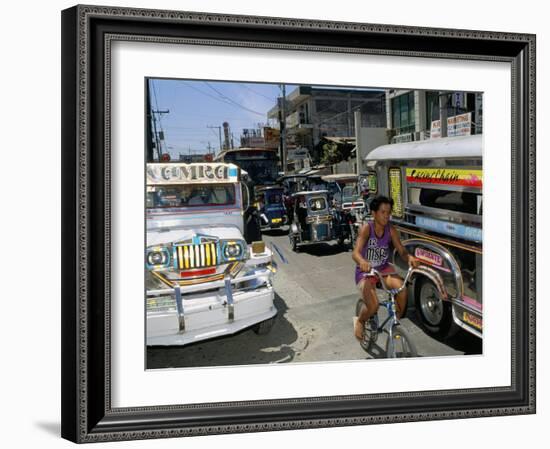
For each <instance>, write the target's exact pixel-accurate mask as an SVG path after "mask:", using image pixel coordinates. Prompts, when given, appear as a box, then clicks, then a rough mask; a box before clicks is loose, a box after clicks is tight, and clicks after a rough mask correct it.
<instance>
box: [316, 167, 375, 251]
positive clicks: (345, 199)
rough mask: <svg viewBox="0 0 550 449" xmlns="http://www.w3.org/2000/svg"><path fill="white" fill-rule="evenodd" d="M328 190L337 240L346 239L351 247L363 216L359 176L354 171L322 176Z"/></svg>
mask: <svg viewBox="0 0 550 449" xmlns="http://www.w3.org/2000/svg"><path fill="white" fill-rule="evenodd" d="M322 180H323V182H325V184H326V186H327V189H328V191H329V200H330V201H331V206H332V207H331V209H332V214H333V216H334V220H335V223H334V227H335V231H336V235H337V238H338V242H339V243H340V244H341V245H343V244H344V241H347V242H348V244H349V246H350V247H351V248H352V249H353V247H354V246H355V241H356V239H357V235H358V234H359V227H360V226H361V225H362V223H363V220H364V219H365V218H366V216H365V201H364V200H363V198H362V197H361V192H360V191H359V178H358V176H357V175H356V174H354V173H340V174H333V175H324V176H322Z"/></svg>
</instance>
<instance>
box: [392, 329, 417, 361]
mask: <svg viewBox="0 0 550 449" xmlns="http://www.w3.org/2000/svg"><path fill="white" fill-rule="evenodd" d="M386 355H387V357H388V358H404V357H417V356H418V351H417V350H416V346H415V345H414V343H413V341H412V339H411V337H410V336H409V334H408V333H407V331H406V330H405V329H403V327H402V326H394V327H393V332H392V338H390V337H389V336H388V341H387V342H386Z"/></svg>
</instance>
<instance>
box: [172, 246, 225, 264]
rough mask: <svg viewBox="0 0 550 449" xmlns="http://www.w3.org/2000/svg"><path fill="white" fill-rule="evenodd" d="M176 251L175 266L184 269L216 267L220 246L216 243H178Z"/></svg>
mask: <svg viewBox="0 0 550 449" xmlns="http://www.w3.org/2000/svg"><path fill="white" fill-rule="evenodd" d="M174 252H175V254H174V260H175V267H176V268H179V269H182V270H185V269H189V268H204V267H215V266H216V265H217V264H218V248H217V245H216V244H215V243H210V242H209V243H199V244H183V245H176V246H175V247H174Z"/></svg>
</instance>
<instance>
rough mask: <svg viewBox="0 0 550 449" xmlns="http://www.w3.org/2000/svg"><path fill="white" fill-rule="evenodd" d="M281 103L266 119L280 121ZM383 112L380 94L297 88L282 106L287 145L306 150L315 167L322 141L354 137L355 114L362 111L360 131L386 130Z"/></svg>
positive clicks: (349, 90)
mask: <svg viewBox="0 0 550 449" xmlns="http://www.w3.org/2000/svg"><path fill="white" fill-rule="evenodd" d="M280 103H281V102H279V104H277V105H275V106H274V107H273V108H271V109H270V110H269V112H268V119H275V120H279V121H280V120H281V118H282V117H281V111H282V109H283V108H282V107H281V106H282V105H281V104H280ZM385 108H386V101H385V92H384V91H383V90H353V89H346V88H341V89H340V88H329V87H313V86H299V87H297V88H296V89H294V90H293V91H292V92H290V93H289V94H288V95H287V96H286V102H285V105H284V109H285V119H286V120H285V122H286V132H287V144H288V145H289V146H294V147H296V148H307V149H308V150H309V152H310V155H311V159H312V162H313V163H318V162H319V161H320V159H321V156H322V154H321V150H320V148H319V143H320V142H321V140H322V138H323V137H347V138H353V137H355V119H354V112H355V111H361V117H362V123H361V126H362V127H368V128H386V111H385Z"/></svg>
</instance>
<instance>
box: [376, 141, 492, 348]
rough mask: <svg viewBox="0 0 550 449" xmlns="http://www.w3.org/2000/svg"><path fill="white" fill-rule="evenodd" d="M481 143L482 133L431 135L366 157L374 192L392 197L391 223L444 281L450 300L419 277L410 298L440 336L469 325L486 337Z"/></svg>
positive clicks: (426, 324)
mask: <svg viewBox="0 0 550 449" xmlns="http://www.w3.org/2000/svg"><path fill="white" fill-rule="evenodd" d="M481 144H482V141H481V136H468V137H449V138H444V139H432V140H428V141H420V142H411V143H403V144H393V145H385V146H383V147H379V148H377V149H375V150H373V152H372V153H370V154H369V155H368V156H367V158H366V161H367V165H368V166H369V168H370V169H371V170H372V171H371V172H370V174H371V178H370V179H371V180H376V181H377V186H372V185H371V186H370V187H376V188H375V189H373V190H374V191H376V193H371V196H376V195H378V194H382V195H386V196H388V197H390V198H391V199H393V202H394V206H393V210H392V222H393V224H394V226H395V227H396V229H397V230H398V231H399V232H400V234H401V239H402V241H403V244H404V245H405V246H406V248H407V249H408V251H409V252H410V253H411V254H413V255H414V256H415V257H416V258H418V259H419V260H420V261H421V263H423V264H425V265H428V266H430V267H431V268H433V269H434V270H436V271H437V272H438V273H439V275H440V276H441V278H442V280H443V282H444V287H445V290H446V293H447V296H448V298H447V299H446V300H444V299H442V298H440V297H439V295H438V292H437V288H436V287H435V286H434V285H433V283H432V282H430V281H429V280H427V279H418V280H417V281H416V282H415V285H414V287H413V289H412V290H413V293H414V294H413V295H410V296H411V297H414V299H415V306H416V311H417V314H418V315H419V318H420V320H421V322H422V324H423V327H424V328H425V329H426V330H427V331H428V332H430V333H433V334H435V335H440V336H444V335H449V334H452V333H453V332H454V331H455V330H456V329H458V328H463V329H465V330H466V331H468V332H470V333H472V334H474V335H476V336H478V337H481V336H482V329H483V314H482V310H483V306H482V288H481V287H482V211H483V208H482V199H483V196H482V187H483V171H482V149H481V148H482V147H481ZM395 263H396V264H397V265H400V264H401V259H400V258H399V257H395Z"/></svg>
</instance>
